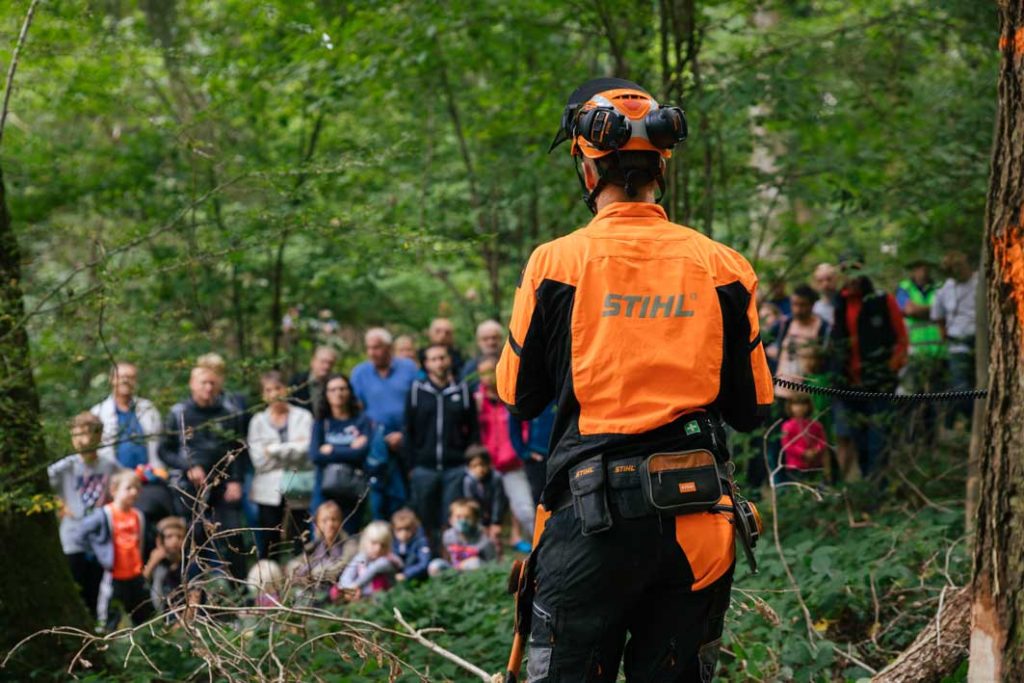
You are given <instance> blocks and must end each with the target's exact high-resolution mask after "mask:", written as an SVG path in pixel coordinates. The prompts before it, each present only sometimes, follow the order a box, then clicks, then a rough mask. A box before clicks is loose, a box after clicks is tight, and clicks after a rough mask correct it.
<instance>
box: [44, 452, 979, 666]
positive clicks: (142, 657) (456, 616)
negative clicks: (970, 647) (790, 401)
mask: <svg viewBox="0 0 1024 683" xmlns="http://www.w3.org/2000/svg"><path fill="white" fill-rule="evenodd" d="M966 453H967V444H966V437H965V436H964V435H963V434H961V433H953V434H951V435H948V434H947V435H946V436H945V438H943V439H940V440H939V442H938V443H936V444H935V445H934V446H930V447H925V446H923V445H921V444H914V445H904V446H902V447H900V448H898V449H896V451H895V452H894V453H893V457H892V460H891V463H890V467H889V468H888V471H887V475H886V477H885V480H884V481H883V482H877V481H876V482H861V483H857V484H851V485H847V486H843V487H839V488H837V487H830V486H824V485H809V486H793V485H783V486H781V487H778V488H777V489H776V491H775V492H774V495H772V491H771V490H768V489H766V491H764V492H762V494H763V495H762V500H761V503H760V505H761V509H762V511H763V514H764V517H765V526H766V529H765V535H764V537H763V538H762V540H761V543H760V545H759V548H758V553H757V554H758V560H759V573H758V574H757V575H752V574H751V572H750V570H749V568H748V567H747V566H746V564H745V562H743V560H742V558H740V560H739V562H738V564H737V567H736V574H735V584H734V590H733V602H732V608H731V610H730V612H729V614H728V617H727V621H726V631H725V635H724V638H723V648H722V655H721V658H720V671H719V680H723V681H851V682H856V681H866V680H868V679H869V678H870V677H871V675H872V674H873V673H874V672H875V671H878V670H881V669H882V668H883V667H884V666H885V665H886V664H887V663H888V662H890V661H892V660H893V659H894V658H895V656H896V655H897V654H898V653H899V652H900V651H901V650H902V649H904V648H905V647H906V646H907V645H909V644H910V642H911V641H913V639H914V637H915V636H916V635H917V634H918V632H919V631H920V630H921V629H922V628H923V627H924V626H925V625H926V624H927V623H928V622H929V620H932V619H934V617H935V614H936V610H937V609H938V608H939V606H940V605H941V604H942V603H943V601H944V600H946V599H948V598H949V597H950V596H951V595H952V591H953V590H954V588H955V587H959V586H962V585H964V584H965V582H966V581H967V580H968V577H969V575H970V564H969V559H968V558H969V539H968V538H967V537H966V536H965V533H964V528H965V516H964V494H963V492H964V490H965V478H966V471H967V468H966ZM810 483H812V484H813V482H810ZM773 499H775V501H776V505H775V506H774V512H773V505H772V501H773ZM774 513H777V515H778V529H779V543H778V544H776V543H775V539H774V537H773V533H772V529H773V526H774V523H773V514H774ZM780 549H781V557H780V554H779V550H780ZM508 566H509V560H506V561H505V562H503V563H501V564H497V565H494V566H491V567H488V568H485V569H483V570H480V571H477V572H470V573H464V574H451V575H448V576H444V577H441V578H439V579H436V580H431V581H430V582H428V583H425V584H422V585H418V586H406V585H403V586H399V587H397V588H396V589H394V590H392V591H390V592H389V593H386V594H384V595H383V596H382V599H381V600H379V601H377V602H366V603H356V604H351V605H348V606H346V607H336V606H331V607H329V608H326V609H325V610H324V611H317V610H307V609H304V608H300V609H292V610H288V609H287V608H286V609H284V610H282V611H281V612H280V613H279V614H276V615H275V616H273V618H266V617H267V614H261V613H257V612H248V613H247V612H245V611H244V610H242V608H241V606H239V607H237V608H230V609H228V608H225V609H226V610H227V611H225V612H223V613H214V614H213V617H212V618H210V619H205V620H203V619H200V620H197V622H196V624H194V625H193V626H192V627H189V628H182V627H180V626H178V627H173V628H171V627H165V626H160V627H155V628H143V629H139V630H136V631H134V632H132V634H131V635H132V637H131V638H127V637H120V638H114V639H112V640H109V641H107V642H99V641H97V642H94V643H93V644H91V645H90V647H89V648H87V649H86V651H85V652H84V653H83V658H84V659H85V660H86V661H88V662H89V664H90V666H91V667H92V669H91V670H90V668H86V667H84V666H82V665H81V664H79V665H78V666H77V667H76V669H75V673H76V674H77V675H78V676H79V677H80V678H81V679H82V680H88V681H99V680H103V681H109V680H116V681H125V682H127V681H149V680H167V681H178V680H207V679H208V677H209V676H210V675H213V677H214V678H217V679H222V678H232V677H235V676H237V678H238V680H257V679H261V678H262V679H263V680H268V681H269V680H330V681H342V682H350V681H351V682H356V681H381V680H398V681H415V680H429V681H461V680H474V677H473V676H472V675H471V674H468V673H467V672H466V671H465V670H464V669H461V668H459V667H458V666H457V665H456V664H455V663H453V662H451V661H449V660H448V659H446V658H444V657H442V656H440V655H438V654H435V653H433V652H431V651H429V650H428V649H427V648H425V647H424V646H423V645H422V644H421V643H419V642H416V641H415V640H414V639H412V638H410V637H409V634H408V632H407V631H406V629H404V628H403V627H402V626H401V625H399V624H398V623H397V621H396V610H397V611H398V612H399V613H400V614H401V615H403V616H404V619H405V620H406V621H407V622H408V623H409V624H411V625H412V626H413V627H414V628H415V629H423V631H422V635H423V636H425V637H427V638H429V639H430V640H431V641H432V642H434V643H436V644H437V645H439V646H440V647H442V648H444V649H446V650H448V651H450V652H452V653H454V654H456V655H458V656H459V657H462V658H463V659H465V660H467V661H468V662H471V663H473V664H475V665H476V666H478V667H480V668H482V669H484V670H486V671H488V672H491V673H495V672H498V671H501V670H502V668H503V667H504V665H505V661H506V659H507V656H508V648H509V644H510V642H511V625H512V600H511V598H510V597H509V596H508V595H507V594H506V593H505V585H506V581H505V577H506V575H507V572H508ZM787 568H788V572H787ZM790 573H791V575H792V580H791V579H790V578H789V574H790ZM285 604H286V605H287V601H285ZM46 637H51V636H46ZM97 647H99V648H101V649H105V650H107V652H106V654H104V655H98V656H93V654H91V653H90V650H92V651H95V650H96V649H97ZM964 674H965V671H964V670H963V667H961V670H959V671H958V672H957V673H955V674H953V675H951V676H950V677H949V678H948V679H947V680H948V681H959V680H964ZM41 675H44V676H45V674H41ZM48 675H52V670H51V671H50V672H49V674H48Z"/></svg>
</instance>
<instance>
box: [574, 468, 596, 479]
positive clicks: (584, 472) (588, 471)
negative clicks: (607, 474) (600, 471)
mask: <svg viewBox="0 0 1024 683" xmlns="http://www.w3.org/2000/svg"><path fill="white" fill-rule="evenodd" d="M593 473H594V468H593V467H584V468H583V469H582V470H577V471H576V474H575V475H574V476H575V477H576V478H577V479H579V478H580V477H585V476H587V475H588V474H593Z"/></svg>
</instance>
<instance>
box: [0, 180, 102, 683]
mask: <svg viewBox="0 0 1024 683" xmlns="http://www.w3.org/2000/svg"><path fill="white" fill-rule="evenodd" d="M24 316H25V306H24V302H23V300H22V293H21V252H20V251H19V249H18V243H17V240H16V239H15V236H14V230H13V228H12V226H11V217H10V214H9V213H8V212H7V193H6V188H5V187H4V179H3V172H2V170H0V477H2V478H3V481H4V486H3V493H2V494H0V548H3V552H0V576H2V577H3V581H0V651H2V652H6V651H7V650H9V649H10V648H11V647H12V646H13V645H14V644H15V643H17V642H18V641H19V640H21V639H22V638H24V637H25V636H28V635H30V634H32V633H35V632H36V631H39V630H41V629H44V628H49V627H51V626H56V625H68V626H81V627H84V626H85V625H86V623H87V617H86V613H85V606H84V605H83V604H82V601H81V599H79V597H78V587H77V586H76V585H75V583H74V581H72V579H71V572H70V570H69V568H68V563H67V561H66V560H65V559H64V553H63V551H62V550H61V546H60V541H59V540H58V538H57V519H56V516H55V515H54V513H53V510H52V508H47V506H45V505H43V504H42V503H43V501H44V500H45V497H46V494H48V493H49V492H50V486H49V482H48V481H47V478H46V467H45V466H46V460H47V451H46V444H45V443H44V442H43V433H42V428H41V426H40V424H39V395H38V394H37V393H36V385H35V379H34V378H33V376H32V363H31V359H30V356H29V347H28V335H27V333H26V332H25V327H24V326H23V325H20V324H19V323H20V322H21V320H22V319H23V317H24ZM71 646H72V643H67V644H66V645H65V646H64V647H60V646H59V645H58V646H56V647H57V648H58V651H60V652H62V653H63V652H66V650H67V648H68V647H71ZM54 648H55V644H54V641H53V640H52V639H38V640H35V641H32V642H31V643H30V644H29V645H28V646H26V647H25V648H24V649H22V650H20V651H19V653H18V654H16V655H15V657H14V659H13V660H12V663H10V664H9V665H8V669H9V670H8V671H6V672H5V674H7V673H10V669H13V670H14V671H15V672H18V673H21V674H27V673H28V672H30V671H32V670H33V669H36V668H39V667H42V666H47V667H49V668H51V669H52V668H53V667H54V664H55V662H54Z"/></svg>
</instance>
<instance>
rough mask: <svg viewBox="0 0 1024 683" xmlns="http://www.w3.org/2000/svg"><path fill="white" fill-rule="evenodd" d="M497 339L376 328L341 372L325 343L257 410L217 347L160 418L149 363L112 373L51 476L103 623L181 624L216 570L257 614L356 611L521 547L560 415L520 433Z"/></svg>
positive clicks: (272, 378)
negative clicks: (147, 385)
mask: <svg viewBox="0 0 1024 683" xmlns="http://www.w3.org/2000/svg"><path fill="white" fill-rule="evenodd" d="M503 335H504V332H503V328H502V326H501V325H500V324H499V323H497V322H496V321H493V320H488V321H485V322H484V323H481V324H480V325H479V327H478V329H477V350H476V353H474V354H473V355H472V357H471V358H469V359H468V360H466V361H463V360H462V356H461V355H460V353H459V350H458V349H457V347H456V346H455V344H454V327H453V325H452V323H451V322H450V321H449V320H446V319H440V318H439V319H436V320H434V321H433V322H432V323H431V325H430V328H429V330H428V333H427V337H428V341H427V343H426V344H425V345H424V346H423V347H422V348H419V349H416V348H415V344H414V340H413V338H412V337H405V338H399V339H398V340H394V339H393V338H392V335H391V333H390V332H389V331H388V330H386V329H384V328H380V327H377V328H372V329H370V330H367V331H366V333H365V336H364V342H365V353H366V359H365V360H364V361H363V362H360V363H359V364H357V365H355V367H353V368H352V371H351V373H350V374H349V375H346V374H343V373H341V372H339V371H338V368H337V365H338V360H339V354H338V353H337V352H336V351H335V350H334V349H333V348H331V347H328V346H320V347H317V348H315V350H314V351H313V353H312V356H311V358H310V361H309V369H308V371H303V372H299V373H296V374H294V375H293V376H292V377H291V378H290V379H286V377H285V375H283V374H282V373H280V372H278V371H276V370H271V371H268V372H265V373H263V374H262V375H261V376H260V378H259V396H260V399H261V401H260V402H258V403H254V404H253V407H252V408H249V404H250V401H248V400H246V397H245V395H244V394H243V393H242V392H236V391H232V390H230V389H229V388H227V387H225V378H226V374H227V372H226V370H227V368H226V363H225V361H224V359H223V358H222V357H221V356H219V355H217V354H215V353H209V354H205V355H203V356H201V357H200V358H198V359H197V361H196V362H195V364H194V366H193V367H192V369H191V371H190V374H189V384H188V396H187V398H185V399H184V400H182V401H180V402H178V403H176V404H174V405H173V406H171V407H170V408H169V409H168V410H167V412H166V413H165V417H164V419H163V420H161V417H160V413H159V411H158V409H157V407H156V406H155V405H154V404H153V402H151V401H148V400H146V399H145V398H142V397H141V396H139V395H138V394H137V386H138V381H139V369H138V368H137V367H136V366H135V365H133V364H131V363H127V362H120V363H117V364H116V365H115V367H114V368H113V369H112V371H111V373H110V388H111V391H110V395H109V396H108V397H107V398H106V399H104V400H103V401H101V402H100V403H98V404H97V405H95V406H94V407H93V408H92V410H91V411H87V412H83V413H81V414H79V415H77V416H76V417H75V418H74V419H73V420H72V423H71V438H72V444H73V449H74V453H73V454H72V455H69V456H67V457H65V458H63V459H61V460H59V461H58V462H56V463H54V464H53V465H51V466H50V467H49V475H50V481H51V484H52V486H53V488H54V490H55V491H56V493H57V494H58V496H59V498H60V499H61V501H62V508H61V513H60V515H61V525H60V535H61V541H62V544H63V548H64V552H65V554H66V555H67V558H68V563H69V565H70V567H71V571H72V574H73V576H74V578H75V581H76V582H77V583H78V585H79V586H80V587H81V594H82V597H83V600H84V601H85V603H86V605H87V606H88V607H89V609H90V611H91V612H92V614H93V616H94V617H95V618H96V619H97V623H98V624H99V625H100V626H101V627H102V628H108V629H111V628H114V627H115V626H116V625H117V624H118V623H119V621H120V620H121V619H122V618H123V617H124V616H125V614H126V613H127V614H128V615H130V618H131V619H132V621H133V622H134V623H141V622H142V621H144V620H146V619H148V618H150V617H151V616H152V615H153V614H154V613H157V612H164V611H167V610H171V611H172V612H174V613H175V614H178V615H180V613H182V612H184V611H187V609H188V608H189V605H190V604H192V603H196V602H199V601H201V600H202V599H203V598H204V594H203V590H204V588H203V586H205V585H206V584H205V583H204V581H206V580H207V579H209V577H210V576H211V575H212V576H215V577H222V578H223V579H224V580H225V581H226V582H227V583H228V584H230V583H231V582H232V580H234V581H236V582H237V583H238V584H239V585H248V586H250V587H251V589H252V590H253V595H252V596H251V598H250V599H251V600H252V601H254V602H255V603H256V604H273V603H274V602H275V601H278V600H280V599H281V598H282V595H281V590H282V588H281V587H282V586H283V585H285V584H287V585H289V586H293V587H294V588H295V594H296V595H298V596H300V597H301V599H304V600H308V601H312V602H325V601H351V600H359V599H363V598H366V597H368V596H370V595H372V594H374V593H377V592H380V591H384V590H387V589H388V588H390V587H391V586H393V585H394V584H395V583H399V582H408V581H423V580H427V579H428V578H429V577H433V576H437V575H439V574H443V573H445V572H450V571H465V570H470V569H473V568H476V567H479V566H480V565H481V564H482V563H485V562H490V561H493V560H495V559H497V558H499V557H501V556H502V554H503V553H505V552H509V551H512V552H528V551H529V550H530V544H531V539H532V536H533V521H534V519H533V518H534V509H535V506H536V504H537V502H538V500H539V496H540V491H541V487H542V483H543V462H544V458H545V455H546V453H547V439H548V435H549V434H550V432H551V424H550V423H551V419H552V418H551V414H552V413H553V409H552V410H549V411H547V412H546V414H545V415H544V416H542V417H541V418H539V419H538V420H537V421H536V424H534V422H521V421H518V420H514V419H512V418H511V416H510V415H509V413H508V411H507V409H506V407H505V406H504V404H502V403H501V401H500V400H498V398H497V393H496V389H495V370H494V369H495V364H496V361H497V354H498V352H499V351H500V348H501V344H502V342H503ZM504 530H507V531H508V533H505V531H504ZM190 585H192V586H196V587H195V588H190ZM207 597H208V596H207ZM175 607H178V608H180V609H178V610H174V609H173V608H175Z"/></svg>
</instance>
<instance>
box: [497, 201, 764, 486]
mask: <svg viewBox="0 0 1024 683" xmlns="http://www.w3.org/2000/svg"><path fill="white" fill-rule="evenodd" d="M756 288H757V276H756V275H754V271H753V269H752V268H751V266H750V264H749V263H748V262H747V260H746V259H744V258H743V257H742V256H740V255H739V254H738V253H737V252H735V251H733V250H732V249H730V248H728V247H726V246H724V245H722V244H719V243H717V242H715V241H714V240H712V239H710V238H708V237H706V236H704V235H702V234H700V233H698V232H696V231H695V230H691V229H690V228H687V227H683V226H681V225H676V224H675V223H671V222H669V220H668V218H667V217H666V215H665V211H664V209H662V208H661V207H660V206H658V205H657V204H652V203H644V202H615V203H613V204H610V205H608V206H606V207H605V208H604V209H602V210H601V211H600V212H599V213H598V214H597V215H596V216H595V217H594V219H593V220H592V221H591V222H590V224H589V225H587V226H586V227H585V228H581V229H579V230H577V231H575V232H573V233H571V234H569V235H567V236H565V237H562V238H560V239H556V240H554V241H552V242H548V243H547V244H542V245H541V246H539V247H538V248H537V249H536V250H535V251H534V252H533V254H532V255H531V256H530V260H529V262H528V263H527V264H526V267H525V268H524V270H523V273H522V277H521V280H520V283H519V286H518V287H517V289H516V295H515V303H514V306H513V310H512V321H511V323H510V325H509V337H508V340H507V342H506V344H505V348H504V350H503V351H502V354H501V360H500V361H499V363H498V369H497V375H498V377H497V381H498V393H499V395H500V396H501V398H502V400H503V401H504V402H505V403H507V404H508V406H509V408H510V409H511V410H512V412H513V413H515V414H516V415H517V416H519V417H521V418H523V419H529V418H532V417H534V416H536V415H537V414H539V413H540V412H541V411H542V410H543V409H544V408H545V407H546V406H547V405H548V404H549V403H550V402H551V401H552V400H554V401H556V402H557V410H556V417H555V425H554V428H553V433H552V437H551V450H550V453H551V454H550V457H549V461H548V462H549V464H548V481H549V483H550V482H551V481H552V480H554V479H556V478H557V477H559V476H562V477H564V476H565V472H566V469H567V468H568V467H571V466H572V465H574V464H576V463H578V462H579V461H581V460H584V459H586V458H587V457H589V456H591V455H593V454H595V453H598V452H601V453H606V454H608V455H633V454H637V453H639V452H642V451H643V450H644V449H645V448H648V447H649V446H661V445H671V441H672V440H673V439H674V438H677V437H678V436H679V435H681V434H683V431H682V430H683V425H684V424H685V422H686V420H685V419H684V416H685V415H686V414H687V413H692V412H694V411H696V410H701V409H712V410H715V411H717V412H718V413H719V414H720V415H721V416H722V417H723V418H724V419H725V421H726V422H728V423H729V424H730V425H732V426H733V427H734V428H736V429H738V430H740V431H749V430H751V429H753V428H754V427H756V426H757V425H758V424H760V422H761V421H762V420H763V418H764V417H766V416H767V414H768V409H769V407H770V405H771V403H772V379H771V374H770V373H769V371H768V365H767V362H766V361H765V355H764V349H763V347H762V346H761V337H760V333H759V330H758V320H757V304H756V296H755V293H756Z"/></svg>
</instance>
